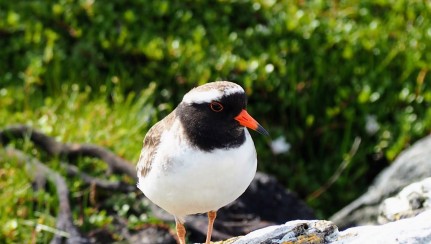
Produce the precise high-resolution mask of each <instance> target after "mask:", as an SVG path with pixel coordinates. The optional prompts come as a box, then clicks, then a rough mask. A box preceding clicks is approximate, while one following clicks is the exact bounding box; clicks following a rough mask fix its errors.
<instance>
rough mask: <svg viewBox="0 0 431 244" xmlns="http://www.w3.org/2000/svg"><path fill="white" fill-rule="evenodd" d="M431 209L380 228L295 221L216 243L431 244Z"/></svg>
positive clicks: (322, 221) (318, 221) (321, 221)
mask: <svg viewBox="0 0 431 244" xmlns="http://www.w3.org/2000/svg"><path fill="white" fill-rule="evenodd" d="M430 220H431V210H427V211H425V212H423V213H421V214H419V215H417V216H415V217H412V218H407V219H403V220H399V221H395V222H391V223H387V224H384V225H379V226H359V227H352V228H350V229H347V230H345V231H339V230H338V228H337V226H336V225H335V224H334V223H332V222H330V221H325V220H296V221H290V222H287V223H285V224H282V225H274V226H269V227H265V228H263V229H259V230H256V231H253V232H251V233H249V234H247V235H245V236H242V237H235V238H231V239H229V240H226V241H221V242H215V244H275V243H278V244H281V243H283V244H287V243H297V244H300V243H303V244H305V243H307V244H313V243H316V244H317V243H328V244H330V243H334V244H363V243H367V244H381V243H385V244H387V243H389V244H391V243H394V244H395V243H418V244H420V243H431V221H430Z"/></svg>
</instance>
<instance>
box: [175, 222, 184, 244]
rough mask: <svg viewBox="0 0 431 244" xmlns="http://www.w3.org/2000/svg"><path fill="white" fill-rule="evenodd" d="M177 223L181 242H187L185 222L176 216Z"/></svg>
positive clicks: (182, 243)
mask: <svg viewBox="0 0 431 244" xmlns="http://www.w3.org/2000/svg"><path fill="white" fill-rule="evenodd" d="M175 225H176V228H177V236H178V241H179V243H180V244H186V228H185V227H184V225H183V223H181V221H180V220H179V219H177V218H175Z"/></svg>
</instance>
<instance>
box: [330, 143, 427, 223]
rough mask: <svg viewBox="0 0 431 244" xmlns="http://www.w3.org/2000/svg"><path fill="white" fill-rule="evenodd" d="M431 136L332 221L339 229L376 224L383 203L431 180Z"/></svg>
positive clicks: (402, 157) (381, 175) (417, 145)
mask: <svg viewBox="0 0 431 244" xmlns="http://www.w3.org/2000/svg"><path fill="white" fill-rule="evenodd" d="M430 159H431V136H428V137H425V138H424V139H422V140H420V141H418V142H416V143H415V144H414V145H413V146H412V147H410V148H409V149H407V150H405V151H404V152H403V153H401V154H400V155H399V157H398V158H397V159H396V160H395V161H394V163H393V164H392V165H391V166H389V167H388V168H386V169H385V170H383V171H382V173H380V174H379V175H378V176H377V177H376V179H375V181H374V182H373V184H372V185H371V186H370V187H369V188H368V191H367V192H366V193H365V194H363V195H362V196H361V197H359V198H358V199H357V200H355V201H353V202H352V203H350V204H349V205H347V206H346V207H344V208H343V209H341V210H340V211H339V212H337V213H336V214H334V215H333V216H332V217H331V218H330V220H331V221H333V222H334V223H335V224H336V225H337V226H338V227H339V228H340V229H345V228H348V227H352V226H358V225H366V224H377V223H378V222H377V219H378V215H379V206H380V203H381V202H382V201H383V200H384V199H386V198H388V197H392V196H394V195H396V194H397V193H398V192H400V190H401V189H402V188H403V187H405V186H407V185H409V184H411V183H413V182H416V181H420V180H422V179H425V178H427V177H431V160H430Z"/></svg>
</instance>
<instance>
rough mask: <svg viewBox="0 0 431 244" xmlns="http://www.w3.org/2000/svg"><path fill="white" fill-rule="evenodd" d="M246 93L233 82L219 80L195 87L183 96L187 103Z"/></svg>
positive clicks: (215, 99) (204, 101)
mask: <svg viewBox="0 0 431 244" xmlns="http://www.w3.org/2000/svg"><path fill="white" fill-rule="evenodd" d="M234 93H244V89H243V88H242V87H241V86H239V85H237V84H235V83H232V82H228V81H217V82H212V83H208V84H205V85H202V86H199V87H196V88H193V89H192V90H191V91H189V92H188V93H187V94H186V95H184V97H183V102H185V103H189V104H190V103H209V102H211V101H217V100H220V99H221V98H222V97H223V96H228V95H230V94H234Z"/></svg>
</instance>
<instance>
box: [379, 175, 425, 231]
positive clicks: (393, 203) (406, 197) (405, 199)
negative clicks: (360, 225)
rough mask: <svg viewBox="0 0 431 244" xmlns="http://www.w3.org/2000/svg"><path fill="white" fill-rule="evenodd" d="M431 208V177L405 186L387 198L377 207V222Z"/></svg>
mask: <svg viewBox="0 0 431 244" xmlns="http://www.w3.org/2000/svg"><path fill="white" fill-rule="evenodd" d="M428 209H431V177H430V178H426V179H424V180H422V181H420V182H416V183H413V184H410V185H408V186H406V187H405V188H404V189H403V190H402V191H400V193H398V194H397V195H396V196H395V197H390V198H387V199H386V200H384V201H383V202H382V204H380V207H379V216H378V222H379V224H383V223H388V222H392V221H395V220H399V219H404V218H409V217H413V216H416V215H418V214H419V213H421V212H424V211H425V210H428Z"/></svg>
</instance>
